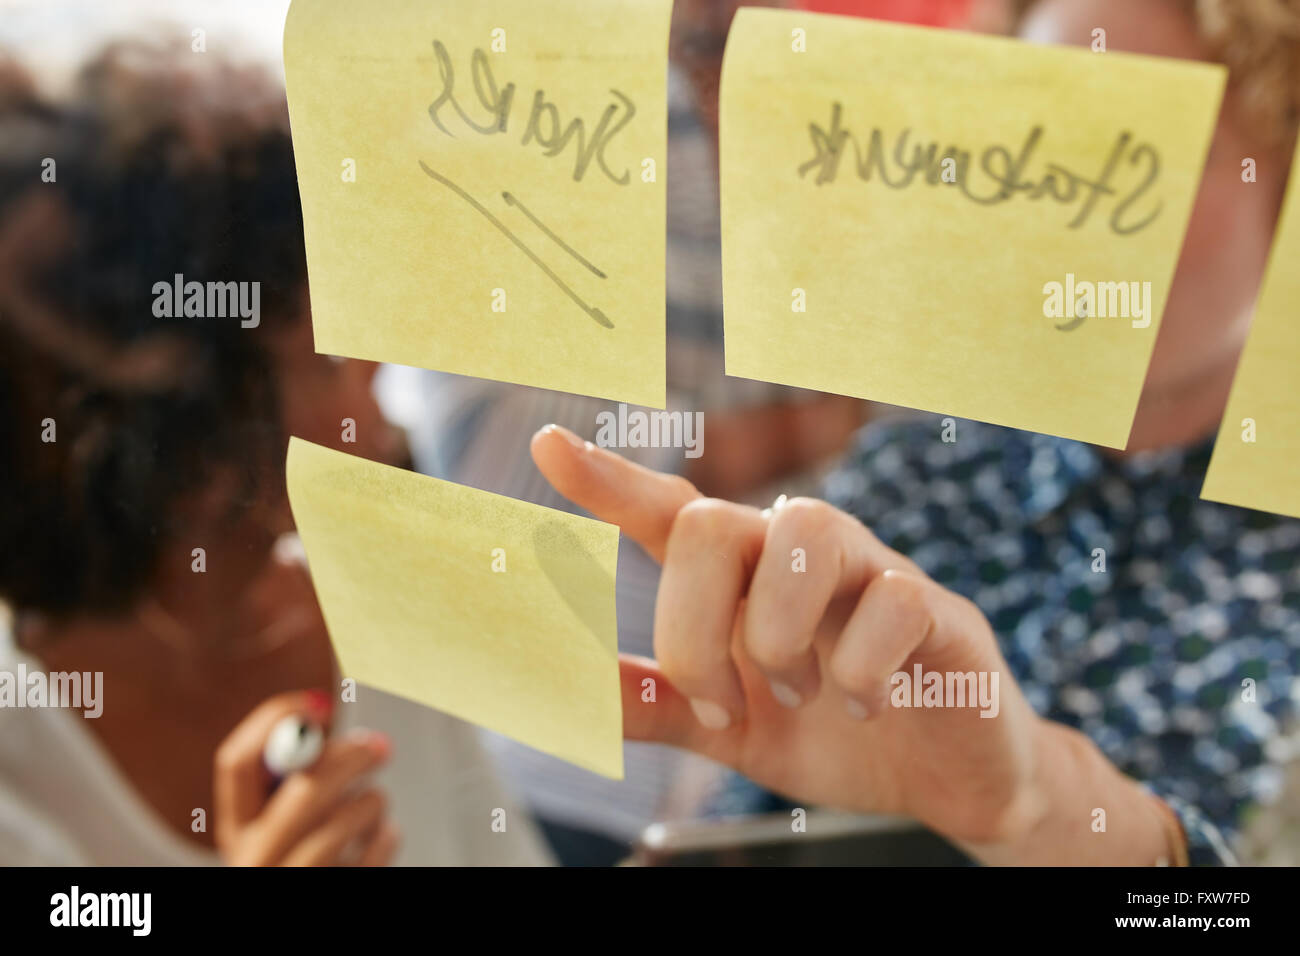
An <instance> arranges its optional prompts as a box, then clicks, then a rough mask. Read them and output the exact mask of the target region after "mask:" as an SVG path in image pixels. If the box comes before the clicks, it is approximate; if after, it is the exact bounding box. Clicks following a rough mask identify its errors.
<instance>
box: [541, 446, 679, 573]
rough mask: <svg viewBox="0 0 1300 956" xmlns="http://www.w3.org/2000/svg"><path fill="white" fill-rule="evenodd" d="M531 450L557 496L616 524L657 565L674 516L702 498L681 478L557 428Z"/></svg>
mask: <svg viewBox="0 0 1300 956" xmlns="http://www.w3.org/2000/svg"><path fill="white" fill-rule="evenodd" d="M531 448H532V453H533V461H535V462H536V463H537V467H538V468H539V469H540V470H541V472H542V474H543V475H544V476H545V477H546V480H547V481H549V482H550V483H551V485H552V486H553V487H554V488H555V490H556V491H558V492H559V493H560V494H562V495H564V497H566V498H568V499H569V500H570V501H572V502H573V503H574V504H576V505H580V506H581V507H583V508H586V509H587V510H588V511H590V512H591V513H592V514H593V515H595V516H596V517H597V518H599V519H600V520H601V521H608V522H609V523H610V524H616V525H618V526H619V527H620V528H621V529H622V530H623V533H624V534H626V535H627V536H628V537H630V538H631V539H632V540H633V541H635V542H637V544H639V545H641V547H643V548H645V550H646V552H647V553H648V554H649V555H650V556H651V557H652V558H654V559H655V560H656V561H658V562H659V563H661V564H662V563H663V559H664V549H665V548H666V546H667V544H668V533H669V532H670V531H671V530H672V527H673V521H674V519H676V517H677V512H679V511H680V510H681V509H682V508H683V507H684V506H685V505H687V504H688V503H690V502H692V501H694V500H695V499H696V498H699V497H701V496H700V493H699V492H698V491H696V490H695V486H694V485H692V484H691V483H690V482H689V481H687V480H686V479H685V478H682V477H680V476H678V475H665V474H661V473H660V472H657V471H652V470H651V469H649V468H645V467H643V466H641V465H637V464H634V463H632V462H630V461H628V460H627V459H626V458H623V457H621V456H619V455H616V454H614V453H613V452H610V451H606V450H605V449H603V448H597V447H596V446H595V445H593V444H592V443H591V442H584V441H583V440H582V439H581V438H579V437H578V436H577V435H575V434H573V432H571V431H569V430H568V429H566V428H561V427H560V426H559V425H547V426H546V427H545V428H543V429H542V430H541V431H539V432H538V433H537V434H536V435H534V436H533V440H532V446H531Z"/></svg>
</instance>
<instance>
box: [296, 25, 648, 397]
mask: <svg viewBox="0 0 1300 956" xmlns="http://www.w3.org/2000/svg"><path fill="white" fill-rule="evenodd" d="M671 9H672V5H671V2H670V0H547V2H545V3H542V2H537V0H472V2H471V0H367V2H364V3H362V2H357V0H295V2H294V3H293V5H292V7H291V8H290V10H289V14H288V19H287V20H286V22H285V30H284V69H285V81H286V85H287V88H288V96H289V116H290V120H291V125H292V130H293V145H294V153H295V157H296V161H297V167H298V186H299V191H300V193H301V195H302V209H303V225H304V233H305V236H306V246H307V267H308V273H309V278H310V282H311V304H312V320H313V324H314V327H315V333H316V349H317V351H319V352H327V353H331V354H336V355H347V356H352V357H355V358H363V359H373V360H379V361H386V362H396V363H401V364H405V365H415V366H421V367H424V368H432V369H440V370H442V371H448V372H456V373H459V374H462V375H474V376H478V377H480V378H490V379H497V380H500V381H505V382H515V383H519V384H524V385H537V386H541V387H544V388H550V389H558V390H562V391H566V392H575V393H579V394H584V395H592V396H596V397H599V398H608V399H614V400H617V401H626V402H629V403H634V404H640V405H651V406H655V407H663V405H664V396H665V386H664V243H665V193H664V183H665V178H664V174H665V160H666V146H667V128H668V121H667V102H666V97H667V87H666V76H667V51H668V23H669V17H670V14H671Z"/></svg>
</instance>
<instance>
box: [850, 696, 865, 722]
mask: <svg viewBox="0 0 1300 956" xmlns="http://www.w3.org/2000/svg"><path fill="white" fill-rule="evenodd" d="M844 709H845V710H847V711H848V712H849V716H850V717H852V718H853V719H854V720H866V719H867V718H868V717H869V716H871V715H870V713H869V712H868V711H867V708H866V705H864V704H863V703H862V701H860V700H858V699H857V698H856V697H850V698H848V699H847V700H845V701H844Z"/></svg>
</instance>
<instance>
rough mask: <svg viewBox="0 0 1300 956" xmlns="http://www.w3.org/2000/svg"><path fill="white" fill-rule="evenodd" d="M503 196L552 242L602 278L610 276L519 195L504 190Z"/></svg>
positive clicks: (509, 204)
mask: <svg viewBox="0 0 1300 956" xmlns="http://www.w3.org/2000/svg"><path fill="white" fill-rule="evenodd" d="M501 198H502V199H504V200H505V201H506V205H507V206H515V207H517V208H518V209H519V211H520V212H522V213H523V214H524V215H525V216H527V217H528V220H529V222H531V223H532V224H533V225H534V226H536V227H537V228H538V229H540V230H542V232H544V233H546V235H547V236H549V237H550V238H551V241H552V242H554V243H555V244H556V245H557V246H559V247H560V248H561V249H563V250H564V251H565V252H567V253H568V254H569V255H571V256H573V258H575V259H577V260H578V261H579V262H581V263H582V264H583V265H584V266H586V267H587V268H588V269H589V270H591V272H593V273H595V274H596V275H598V276H600V277H601V278H602V279H606V278H609V277H608V276H606V275H605V273H603V272H601V271H600V270H599V269H597V268H596V267H595V266H594V265H592V264H591V263H590V262H588V261H587V259H586V257H584V256H583V255H582V254H581V253H580V252H578V250H577V249H575V248H573V246H571V245H569V244H568V243H567V242H565V241H564V240H563V239H561V238H560V237H559V236H557V235H556V234H555V233H554V232H552V231H551V230H550V229H549V228H548V227H547V225H546V223H544V222H542V221H541V220H540V219H538V218H537V217H536V216H534V215H533V213H532V210H530V209H529V208H528V207H527V206H525V205H524V204H523V203H522V202H520V201H519V197H518V196H516V195H515V194H514V193H511V192H503V193H502V194H501Z"/></svg>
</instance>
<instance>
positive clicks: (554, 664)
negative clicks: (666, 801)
mask: <svg viewBox="0 0 1300 956" xmlns="http://www.w3.org/2000/svg"><path fill="white" fill-rule="evenodd" d="M286 474H287V479H288V485H289V503H290V505H291V506H292V508H293V516H294V520H295V522H296V523H297V526H298V532H299V534H300V535H301V536H302V542H303V546H304V547H305V548H306V551H307V561H308V565H309V566H310V568H311V577H312V582H313V584H314V585H315V588H316V594H317V597H318V598H319V599H320V603H321V609H322V611H323V612H324V614H325V623H326V626H327V627H328V628H329V633H330V638H331V640H332V641H333V642H334V649H335V651H336V652H337V654H338V657H339V661H340V663H341V665H342V668H343V674H344V676H346V677H351V678H355V679H356V680H357V681H359V682H361V683H363V684H369V685H371V686H373V687H378V688H380V689H381V690H385V691H388V692H390V693H393V694H398V695H400V696H402V697H406V698H409V699H410V700H414V701H418V702H420V703H422V704H426V705H428V706H430V707H435V708H437V709H438V710H442V711H446V712H447V713H449V714H452V715H454V716H456V717H460V718H462V719H464V720H468V721H471V722H472V723H475V724H479V725H480V726H483V727H487V728H488V729H490V730H495V731H497V732H499V733H502V734H505V735H507V736H509V737H512V738H514V739H515V740H518V741H520V742H522V743H525V744H528V745H529V746H532V747H536V748H537V749H538V750H542V751H545V752H546V753H549V754H553V755H555V756H557V757H562V758H564V759H565V760H569V761H571V762H573V763H575V764H578V765H579V766H582V767H585V768H587V769H588V770H594V771H595V772H597V773H600V774H604V775H605V776H607V777H613V778H614V779H622V777H623V746H622V739H623V718H622V713H623V710H622V700H621V697H620V693H619V679H618V635H617V621H616V613H615V607H614V576H615V572H616V568H617V561H618V528H617V527H615V526H614V525H609V524H605V523H603V522H600V521H593V520H591V519H590V518H581V517H577V516H575V515H570V514H566V513H564V512H562V511H554V510H552V509H550V508H543V507H541V506H540V505H534V504H529V503H527V502H523V501H516V500H515V499H513V498H506V497H503V496H501V495H494V494H489V493H488V492H485V491H479V490H477V489H474V488H466V487H464V486H462V485H457V484H453V483H451V482H446V481H439V480H437V479H435V478H428V477H425V476H423V475H418V474H415V473H413V472H409V471H403V470H402V469H400V468H392V467H390V466H388V465H380V464H376V463H374V462H371V461H367V460H366V459H364V458H357V457H354V456H352V455H347V454H344V453H343V452H338V451H334V450H332V449H328V448H322V447H321V446H319V445H315V444H312V443H311V442H308V441H303V440H302V439H299V438H293V439H291V440H290V442H289V457H288V462H287V465H286Z"/></svg>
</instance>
